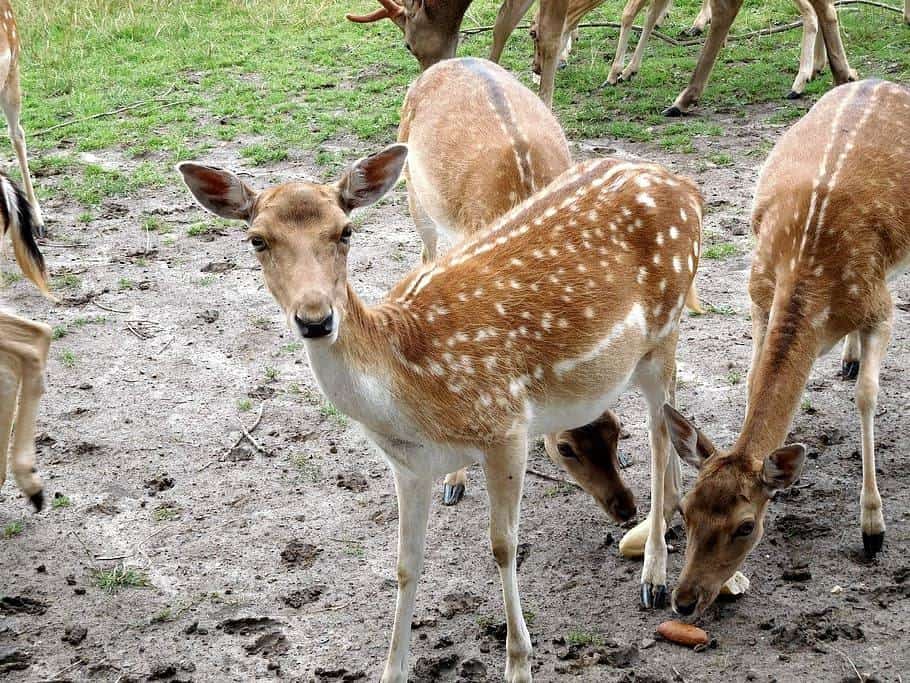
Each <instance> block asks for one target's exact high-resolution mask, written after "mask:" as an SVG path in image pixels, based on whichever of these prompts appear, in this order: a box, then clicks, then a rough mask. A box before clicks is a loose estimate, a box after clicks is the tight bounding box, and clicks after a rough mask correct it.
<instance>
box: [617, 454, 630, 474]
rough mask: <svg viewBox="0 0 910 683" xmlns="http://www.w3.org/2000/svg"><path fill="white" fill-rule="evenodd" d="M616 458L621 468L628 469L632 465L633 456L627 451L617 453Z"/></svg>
mask: <svg viewBox="0 0 910 683" xmlns="http://www.w3.org/2000/svg"><path fill="white" fill-rule="evenodd" d="M616 459H617V460H618V461H619V467H620V469H623V470H624V469H626V468H627V467H631V465H632V456H631V455H628V454H626V453H617V454H616Z"/></svg>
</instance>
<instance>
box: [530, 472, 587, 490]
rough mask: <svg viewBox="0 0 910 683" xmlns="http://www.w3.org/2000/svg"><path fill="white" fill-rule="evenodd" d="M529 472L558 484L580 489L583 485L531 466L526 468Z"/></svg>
mask: <svg viewBox="0 0 910 683" xmlns="http://www.w3.org/2000/svg"><path fill="white" fill-rule="evenodd" d="M525 471H526V472H527V473H528V474H533V475H534V476H535V477H540V478H541V479H546V480H547V481H554V482H556V483H557V484H564V485H566V486H574V487H575V488H577V489H580V488H581V486H579V485H578V484H576V483H575V482H573V481H566V480H565V479H560V478H559V477H554V476H551V475H549V474H544V473H543V472H538V471H537V470H532V469H531V468H530V467H529V468H528V469H527V470H525Z"/></svg>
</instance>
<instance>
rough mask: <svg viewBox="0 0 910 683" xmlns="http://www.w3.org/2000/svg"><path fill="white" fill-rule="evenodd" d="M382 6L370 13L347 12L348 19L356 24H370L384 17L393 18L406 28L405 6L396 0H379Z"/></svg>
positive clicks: (402, 27) (401, 27)
mask: <svg viewBox="0 0 910 683" xmlns="http://www.w3.org/2000/svg"><path fill="white" fill-rule="evenodd" d="M378 1H379V4H380V5H382V7H380V8H378V9H377V10H375V11H374V12H370V13H369V14H345V15H344V16H345V18H346V19H347V20H348V21H353V22H354V23H356V24H369V23H371V22H374V21H380V20H382V19H391V20H392V21H394V22H395V24H397V25H398V27H399V28H400V29H402V30H404V7H402V6H401V5H399V4H398V3H397V2H395V0H378Z"/></svg>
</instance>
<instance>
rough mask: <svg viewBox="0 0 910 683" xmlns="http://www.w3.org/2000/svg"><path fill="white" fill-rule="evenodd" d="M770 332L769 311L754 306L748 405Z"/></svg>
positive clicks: (747, 376)
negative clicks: (763, 348)
mask: <svg viewBox="0 0 910 683" xmlns="http://www.w3.org/2000/svg"><path fill="white" fill-rule="evenodd" d="M767 332H768V311H766V310H764V309H763V308H761V307H760V306H758V305H757V304H754V303H753V304H752V361H751V363H750V364H749V374H748V375H746V403H747V404H749V403H751V402H752V383H753V382H754V381H755V374H756V373H757V372H758V364H759V361H760V360H761V351H762V347H763V346H764V345H765V335H766V334H767Z"/></svg>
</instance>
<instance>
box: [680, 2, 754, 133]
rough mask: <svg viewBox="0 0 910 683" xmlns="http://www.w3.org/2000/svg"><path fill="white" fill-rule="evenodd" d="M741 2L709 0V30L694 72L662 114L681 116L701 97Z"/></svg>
mask: <svg viewBox="0 0 910 683" xmlns="http://www.w3.org/2000/svg"><path fill="white" fill-rule="evenodd" d="M742 4H743V0H711V30H710V31H708V38H707V39H706V40H705V44H704V45H703V46H702V48H701V53H699V55H698V63H697V64H696V65H695V72H694V73H693V74H692V78H691V79H690V80H689V85H688V86H686V89H685V90H683V91H682V92H681V93H679V95H678V96H677V97H676V100H674V102H673V104H672V105H671V106H670V107H667V109H665V110H664V112H663V113H664V116H682V115H683V114H685V113H686V112H687V111H689V110H690V109H691V108H692V107H694V106H695V104H696V103H697V102H698V98H699V97H701V94H702V92H703V91H704V89H705V86H706V85H707V84H708V78H709V77H710V76H711V70H712V69H713V68H714V63H715V62H716V61H717V55H718V53H719V52H720V49H721V48H722V47H723V45H724V41H726V39H727V34H728V33H729V32H730V26H731V25H732V24H733V20H734V19H735V18H736V15H737V14H739V8H740V7H742Z"/></svg>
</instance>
